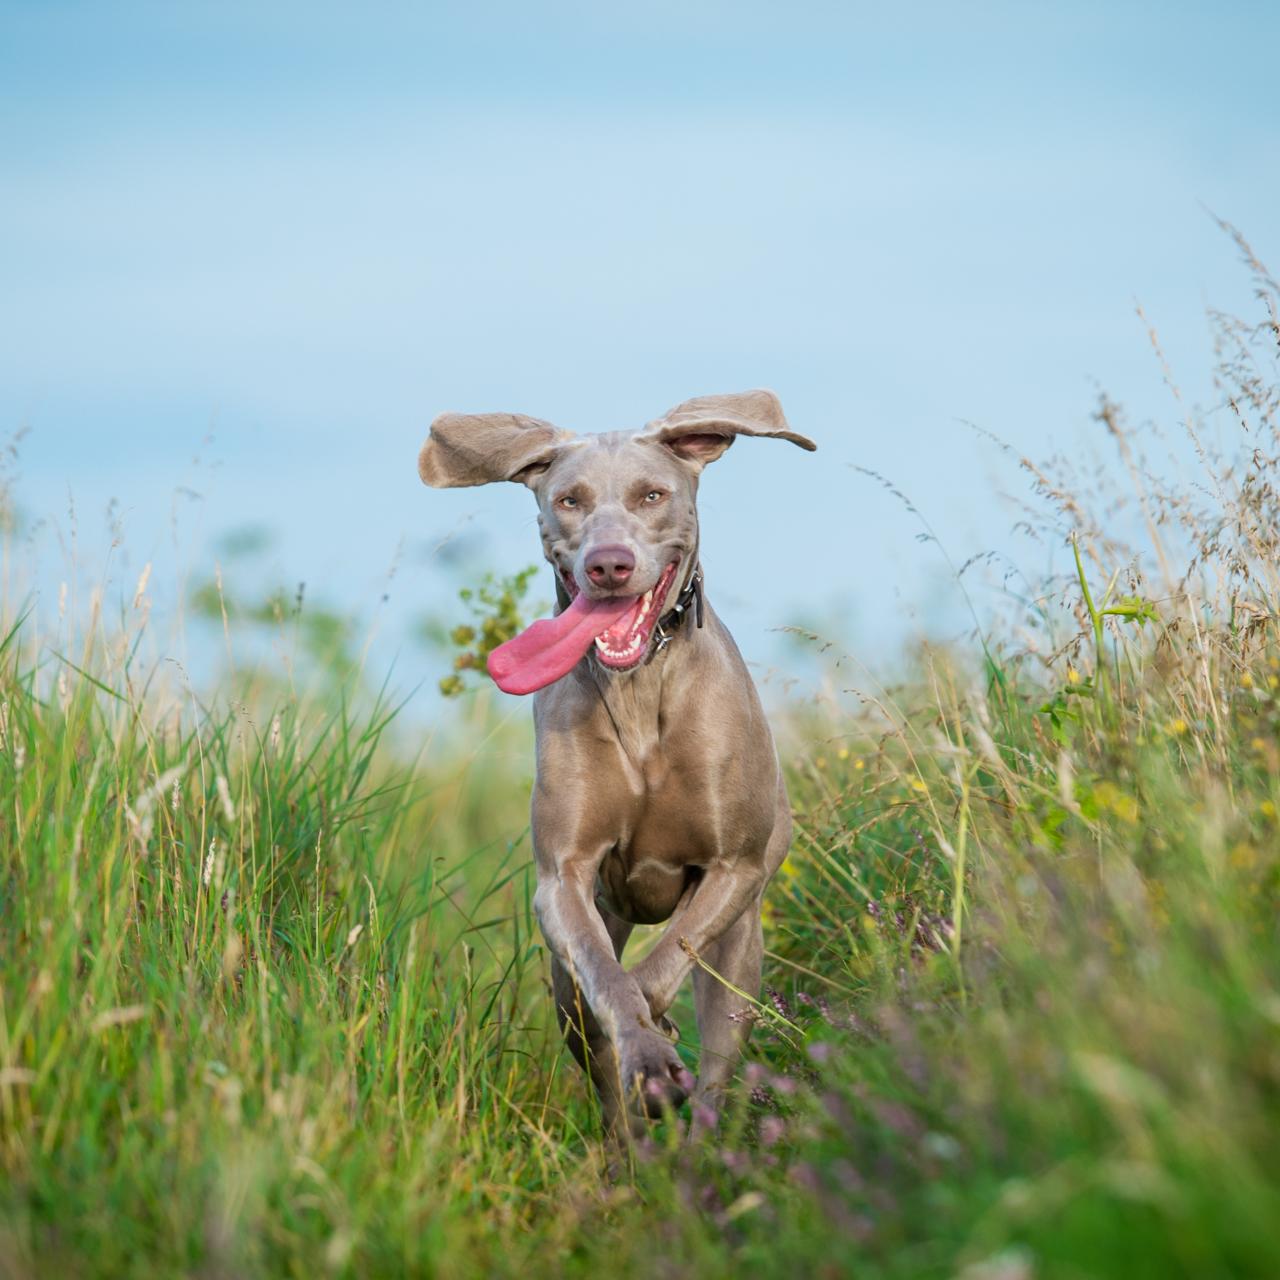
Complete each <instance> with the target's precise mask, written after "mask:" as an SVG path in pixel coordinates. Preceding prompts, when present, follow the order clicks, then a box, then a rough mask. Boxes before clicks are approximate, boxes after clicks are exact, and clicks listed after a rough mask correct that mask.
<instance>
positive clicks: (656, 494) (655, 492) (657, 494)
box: [644, 489, 667, 505]
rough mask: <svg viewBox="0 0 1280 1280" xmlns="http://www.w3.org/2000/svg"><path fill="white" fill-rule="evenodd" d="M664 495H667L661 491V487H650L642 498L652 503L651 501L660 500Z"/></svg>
mask: <svg viewBox="0 0 1280 1280" xmlns="http://www.w3.org/2000/svg"><path fill="white" fill-rule="evenodd" d="M666 496H667V495H666V494H665V493H663V492H662V490H661V489H650V490H649V492H648V493H646V494H645V495H644V500H645V501H646V502H647V503H649V504H650V505H652V504H653V503H656V502H661V501H662V500H663V498H665V497H666Z"/></svg>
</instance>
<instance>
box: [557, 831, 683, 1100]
mask: <svg viewBox="0 0 1280 1280" xmlns="http://www.w3.org/2000/svg"><path fill="white" fill-rule="evenodd" d="M602 856H603V855H602ZM599 861H600V860H599V858H597V859H595V860H594V861H591V860H589V859H588V860H568V865H564V864H562V865H558V866H554V867H547V868H546V869H545V870H544V869H543V868H541V867H540V868H539V874H538V888H537V891H536V892H535V894H534V909H535V910H536V911H537V913H538V922H539V923H540V924H541V926H542V933H543V936H544V937H545V938H546V940H547V946H548V947H549V948H550V949H551V952H552V954H553V955H554V956H555V958H556V960H557V962H558V963H559V964H560V965H561V966H563V968H564V970H565V971H566V973H567V974H568V975H569V976H570V978H571V979H572V981H573V983H574V984H575V985H576V986H577V988H578V990H579V991H580V992H581V993H582V997H583V999H584V1000H585V1001H586V1002H587V1004H588V1006H589V1007H590V1009H591V1012H592V1014H593V1015H594V1017H595V1020H596V1022H597V1024H598V1025H599V1027H600V1029H601V1030H602V1031H603V1032H604V1034H605V1035H606V1036H607V1037H608V1039H609V1040H610V1042H611V1043H612V1044H613V1046H614V1049H615V1050H616V1053H617V1063H618V1072H619V1077H620V1078H619V1080H618V1089H619V1092H620V1093H621V1094H622V1096H623V1097H625V1098H627V1099H630V1098H631V1097H632V1096H633V1095H638V1096H639V1098H640V1100H641V1102H642V1103H643V1105H644V1109H645V1110H646V1111H647V1112H648V1114H650V1115H653V1116H656V1115H659V1114H660V1113H661V1112H662V1110H663V1109H664V1108H665V1107H678V1106H679V1105H680V1104H681V1103H682V1102H683V1101H684V1100H685V1098H686V1097H687V1096H688V1093H689V1090H690V1089H691V1088H692V1086H693V1076H692V1074H691V1073H690V1072H689V1071H688V1069H687V1068H686V1067H685V1065H684V1063H683V1061H682V1060H681V1058H680V1055H679V1054H678V1053H677V1052H676V1050H675V1048H674V1046H673V1045H672V1044H671V1042H670V1041H669V1040H668V1039H667V1038H666V1036H664V1035H663V1034H662V1033H661V1032H660V1031H658V1030H657V1028H656V1027H655V1026H654V1022H653V1019H652V1017H651V1016H650V1013H649V1002H648V1001H647V1000H646V999H645V996H644V994H643V993H642V992H641V990H640V987H639V985H638V984H637V982H636V980H635V979H634V978H633V977H632V976H631V975H630V974H628V973H627V972H626V970H625V969H623V967H622V965H621V964H620V963H619V961H618V959H617V957H616V956H615V954H614V948H613V942H612V939H611V938H610V936H609V931H608V929H607V928H606V926H605V922H604V919H603V918H602V916H601V915H600V912H599V911H598V910H597V908H596V905H595V901H594V881H595V872H596V867H597V866H598V865H599Z"/></svg>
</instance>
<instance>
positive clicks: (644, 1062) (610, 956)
mask: <svg viewBox="0 0 1280 1280" xmlns="http://www.w3.org/2000/svg"><path fill="white" fill-rule="evenodd" d="M740 436H751V437H757V438H768V439H775V440H787V441H790V442H791V443H792V444H796V445H799V446H800V447H801V448H802V449H808V450H813V449H815V448H816V447H817V446H816V445H815V444H814V443H813V441H811V440H809V439H808V438H807V437H805V436H802V435H799V434H798V433H796V432H794V431H792V430H791V429H790V427H789V426H788V424H787V420H786V418H785V416H784V415H783V412H782V406H781V404H780V403H779V402H778V399H777V397H776V396H775V395H774V394H773V393H772V392H770V391H747V392H742V393H739V394H735V395H721V396H704V397H701V398H698V399H694V400H688V401H686V402H684V403H683V404H680V405H677V406H676V407H675V408H674V409H672V410H670V411H669V412H668V413H666V414H665V415H663V416H662V417H661V418H658V419H656V420H655V421H653V422H650V423H649V424H648V425H647V426H645V427H644V428H642V429H640V430H638V431H614V432H606V433H602V434H598V435H582V436H579V435H575V434H574V433H572V432H569V431H564V430H561V429H560V428H558V427H555V426H552V425H551V424H550V423H548V422H543V421H541V420H540V419H537V418H529V417H524V416H522V415H518V414H507V413H486V414H458V413H446V414H443V415H441V416H440V417H438V418H437V419H436V420H435V421H434V422H433V423H432V425H431V432H430V435H429V436H428V438H427V441H426V443H425V445H423V447H422V451H421V453H420V455H419V459H418V470H419V474H420V475H421V477H422V479H423V481H424V482H425V483H426V484H428V485H431V486H432V487H434V488H453V487H457V486H469V485H480V484H490V483H494V482H497V481H515V482H517V483H520V484H523V485H525V486H527V487H528V488H529V489H531V490H533V493H534V496H535V497H536V498H537V502H538V526H539V529H540V531H541V535H542V549H543V554H544V555H545V556H546V559H547V560H548V561H549V562H550V564H551V565H552V567H553V568H554V570H555V574H556V595H557V604H558V610H557V613H556V616H555V617H553V618H550V619H543V620H541V621H538V622H535V623H534V624H533V625H532V626H530V627H529V628H528V629H527V630H525V631H524V632H522V633H521V634H520V635H518V636H516V637H515V638H514V639H512V640H509V641H508V642H507V643H506V644H504V645H502V646H500V647H499V648H497V649H495V650H494V651H493V653H492V654H491V655H490V657H489V660H488V667H489V672H490V674H491V675H492V676H493V678H494V680H495V681H496V683H497V684H498V685H499V687H500V688H502V689H504V690H506V691H508V692H510V693H515V694H529V693H533V694H535V697H534V701H533V717H534V725H535V731H536V744H537V780H536V783H535V786H534V792H533V802H532V832H533V850H534V858H535V862H536V869H537V889H536V892H535V896H534V906H535V909H536V912H537V916H538V920H539V923H540V925H541V927H542V932H543V935H544V937H545V939H546V943H547V947H548V949H549V950H550V953H551V977H552V989H553V992H554V997H555V1003H556V1012H557V1016H558V1018H559V1021H560V1025H561V1028H562V1030H563V1032H564V1035H565V1039H566V1041H567V1043H568V1046H569V1049H570V1051H571V1052H572V1054H573V1056H574V1058H575V1059H576V1060H577V1061H578V1063H579V1065H580V1066H581V1067H582V1068H583V1070H584V1071H586V1072H587V1074H588V1075H589V1077H590V1079H591V1081H592V1083H593V1084H594V1086H595V1089H596V1091H597V1093H598V1095H599V1098H600V1103H601V1108H602V1113H603V1118H604V1121H605V1125H606V1128H607V1130H608V1131H609V1132H610V1133H612V1134H621V1135H624V1136H625V1135H630V1134H635V1133H638V1132H640V1131H641V1130H642V1129H643V1127H644V1122H645V1118H646V1117H655V1116H657V1115H660V1114H662V1113H663V1112H664V1111H665V1110H666V1109H668V1108H676V1107H679V1106H680V1105H681V1104H682V1103H683V1102H684V1101H685V1100H686V1099H688V1098H690V1097H691V1098H692V1100H693V1102H694V1104H695V1105H694V1107H693V1109H692V1114H693V1117H694V1122H693V1128H694V1129H697V1128H698V1127H699V1126H701V1127H706V1126H707V1124H709V1123H714V1119H712V1120H710V1121H708V1120H706V1119H700V1117H708V1116H710V1117H714V1116H715V1115H716V1114H717V1113H718V1110H719V1099H720V1097H721V1095H722V1093H723V1090H724V1089H725V1087H726V1086H727V1085H728V1083H729V1082H730V1080H731V1079H732V1076H733V1072H734V1068H735V1065H736V1063H737V1060H738V1058H739V1055H740V1053H741V1050H742V1046H743V1043H744V1042H745V1040H746V1037H747V1035H748V1033H749V1030H750V1025H751V1021H752V1010H751V1008H750V1003H749V1000H748V999H747V998H746V997H745V996H744V993H747V994H748V995H749V996H752V997H754V996H755V995H756V994H757V993H758V992H759V989H760V979H761V960H762V955H763V939H762V932H761V904H762V896H763V894H764V890H765V886H766V885H767V884H768V883H769V880H770V878H771V877H772V876H773V874H774V872H775V871H776V870H777V869H778V867H779V865H780V864H781V863H782V861H783V859H784V858H785V857H786V854H787V849H788V845H789V843H790V839H791V813H790V808H789V805H788V802H787V792H786V787H785V785H784V783H783V777H782V770H781V768H780V766H779V763H778V756H777V751H776V749H775V747H774V743H773V737H772V735H771V733H770V730H769V726H768V723H767V722H766V720H765V716H764V712H763V710H762V708H761V705H760V699H759V696H758V695H757V693H756V689H755V686H754V684H753V683H752V681H751V677H750V675H749V673H748V671H747V668H746V664H745V663H744V662H743V660H742V657H741V655H740V654H739V652H738V648H737V646H736V645H735V644H734V642H733V638H732V636H730V634H729V632H728V630H727V629H726V628H725V626H724V624H723V623H722V622H721V621H720V619H719V618H718V617H717V616H716V613H715V611H714V610H713V609H712V608H711V606H710V604H709V603H707V602H706V600H705V597H704V592H703V578H702V568H701V565H700V562H699V559H698V513H697V494H698V484H699V480H700V478H701V474H702V471H703V468H704V467H706V466H708V465H709V464H710V463H712V462H714V461H715V460H716V459H717V458H719V457H720V456H721V455H722V454H723V453H724V452H725V450H726V449H728V448H729V446H730V445H732V444H733V442H734V440H735V439H737V438H738V437H740ZM663 921H669V923H668V925H667V928H666V930H665V932H664V933H663V934H662V936H661V938H660V939H659V941H658V942H657V943H656V945H655V946H654V947H653V949H652V950H651V951H649V953H648V954H647V955H645V956H644V958H643V959H642V960H640V961H639V962H638V963H637V964H636V965H634V966H633V967H632V968H631V969H629V970H627V969H624V968H623V966H622V953H623V948H624V947H625V946H626V943H627V938H628V936H629V935H630V933H631V931H632V928H633V927H634V926H635V925H637V924H658V923H661V922H663ZM690 972H692V975H693V986H694V1001H695V1007H696V1016H697V1022H698V1031H699V1036H700V1040H701V1045H702V1052H701V1060H700V1062H699V1074H698V1076H697V1079H696V1081H695V1080H694V1078H693V1077H692V1076H691V1074H690V1073H689V1071H688V1070H687V1069H686V1067H685V1065H684V1063H683V1061H682V1060H681V1058H680V1055H679V1054H678V1052H677V1051H676V1047H675V1043H674V1041H675V1038H676V1032H675V1028H674V1026H673V1025H672V1023H671V1022H670V1020H669V1019H668V1018H667V1012H668V1010H669V1009H670V1008H671V1005H672V1003H673V1001H674V1000H675V998H676V995H677V993H678V991H679V989H680V987H681V985H682V984H683V982H684V980H685V978H686V977H688V976H689V974H690Z"/></svg>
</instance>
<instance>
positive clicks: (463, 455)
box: [418, 391, 817, 670]
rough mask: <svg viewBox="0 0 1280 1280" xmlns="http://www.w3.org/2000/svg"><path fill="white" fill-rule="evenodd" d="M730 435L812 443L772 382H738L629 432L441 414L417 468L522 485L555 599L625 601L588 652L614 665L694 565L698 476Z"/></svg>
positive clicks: (446, 478) (642, 652) (629, 652)
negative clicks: (555, 585) (754, 386)
mask: <svg viewBox="0 0 1280 1280" xmlns="http://www.w3.org/2000/svg"><path fill="white" fill-rule="evenodd" d="M737 436H765V437H770V438H774V439H779V440H790V441H791V442H792V443H793V444H798V445H799V446H800V447H801V448H803V449H814V448H816V447H817V446H816V445H815V444H814V443H813V441H811V440H809V439H808V438H807V437H805V436H802V435H799V434H797V433H796V432H794V431H792V430H791V429H790V428H789V427H788V425H787V420H786V418H785V417H784V416H783V413H782V406H781V404H779V403H778V398H777V396H775V395H774V394H773V393H772V392H771V391H745V392H741V393H740V394H737V395H725V396H703V397H701V398H699V399H696V400H687V401H685V403H683V404H680V405H677V406H676V407H675V408H674V409H671V410H670V411H669V412H668V413H666V414H664V415H663V416H662V417H661V418H658V419H656V420H655V421H653V422H651V423H649V424H648V425H647V426H645V427H643V428H641V429H640V430H639V431H613V432H606V433H603V434H600V435H584V436H578V435H574V434H573V433H572V432H570V431H563V430H561V429H560V428H558V427H554V426H552V425H551V424H550V423H549V422H543V421H541V420H540V419H537V418H526V417H522V416H520V415H518V414H509V413H483V414H460V413H446V414H442V415H441V416H440V417H439V418H437V419H436V420H435V422H433V423H432V424H431V434H430V436H429V437H428V438H427V442H426V444H424V445H423V447H422V452H421V453H420V454H419V457H418V472H419V474H420V475H421V476H422V479H423V481H424V482H425V483H427V484H429V485H432V486H433V487H435V488H452V487H456V486H462V485H477V484H490V483H492V482H494V481H498V480H514V481H518V482H519V483H521V484H524V485H527V486H528V487H529V488H530V489H532V490H533V492H534V495H535V496H536V497H537V499H538V508H539V515H538V525H539V528H540V529H541V531H542V546H543V551H544V553H545V555H546V557H547V559H548V561H550V563H551V564H552V565H553V566H554V567H555V569H556V572H557V574H558V575H559V582H560V585H561V587H562V589H563V592H564V599H563V603H565V604H569V603H570V602H572V601H574V600H576V599H577V597H579V596H582V597H584V600H583V601H582V607H584V608H585V605H586V603H587V602H601V603H600V606H599V607H600V609H603V608H605V607H606V603H605V602H617V603H621V602H622V601H628V602H633V606H632V607H630V608H629V609H628V610H627V611H626V612H625V614H624V616H623V617H622V618H621V619H620V620H619V621H618V622H616V623H615V624H613V625H611V626H609V627H608V629H606V630H604V631H603V633H602V634H600V635H598V636H597V637H596V638H595V650H596V657H597V658H598V660H599V661H600V662H602V663H603V664H604V665H605V666H607V667H611V668H613V669H615V670H622V669H626V668H629V667H634V666H636V665H638V664H639V663H640V662H642V661H644V659H645V657H646V656H647V655H648V653H649V651H650V648H651V647H652V640H653V634H654V629H655V627H656V626H657V623H658V620H659V619H660V618H661V617H662V616H663V614H664V613H665V612H666V611H667V610H668V609H669V608H670V607H671V606H672V605H673V604H674V602H675V600H676V599H677V597H678V596H679V594H680V591H681V589H682V588H683V587H684V585H685V584H686V582H687V581H688V579H689V576H690V575H691V574H692V572H693V569H694V566H695V565H696V563H697V555H698V515H697V506H696V500H697V491H698V477H699V476H700V474H701V472H702V469H703V467H705V466H706V465H707V464H708V463H709V462H714V461H715V460H716V459H717V458H718V457H720V455H721V454H723V453H724V451H725V450H726V449H728V448H729V446H730V445H731V444H732V443H733V441H734V439H735V438H736V437H737Z"/></svg>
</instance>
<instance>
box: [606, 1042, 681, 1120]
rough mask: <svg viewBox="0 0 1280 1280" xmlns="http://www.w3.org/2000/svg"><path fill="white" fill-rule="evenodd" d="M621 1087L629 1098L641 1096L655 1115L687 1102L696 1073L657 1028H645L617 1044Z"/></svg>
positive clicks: (650, 1114) (652, 1115)
mask: <svg viewBox="0 0 1280 1280" xmlns="http://www.w3.org/2000/svg"><path fill="white" fill-rule="evenodd" d="M618 1065H619V1067H620V1068H621V1071H622V1087H623V1090H624V1092H625V1093H626V1094H627V1096H628V1097H629V1098H638V1099H639V1102H640V1105H641V1106H642V1107H643V1108H644V1111H645V1113H646V1114H647V1115H648V1116H650V1117H651V1118H653V1119H656V1118H657V1117H658V1116H660V1115H662V1114H663V1113H664V1112H666V1111H668V1110H670V1111H674V1110H675V1109H676V1108H677V1107H679V1106H680V1105H681V1103H683V1102H684V1100H685V1099H686V1098H687V1097H688V1096H689V1093H690V1091H691V1090H692V1089H693V1084H694V1080H693V1073H692V1072H691V1071H690V1070H689V1068H688V1067H686V1066H685V1065H684V1062H683V1061H682V1060H681V1058H680V1055H679V1054H678V1053H677V1052H676V1050H675V1046H674V1045H673V1044H672V1043H671V1041H670V1040H668V1039H667V1038H666V1037H665V1036H663V1035H661V1034H659V1033H658V1032H656V1031H649V1030H647V1029H646V1030H643V1031H639V1032H637V1033H636V1034H634V1035H632V1036H629V1037H628V1038H627V1039H626V1041H624V1042H623V1043H622V1044H621V1045H619V1046H618Z"/></svg>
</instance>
